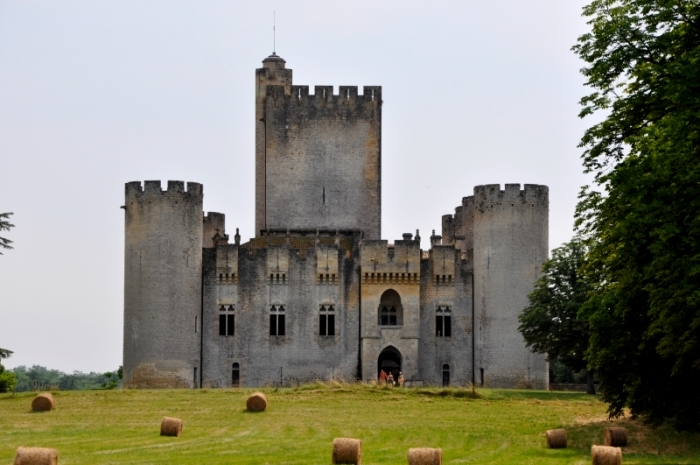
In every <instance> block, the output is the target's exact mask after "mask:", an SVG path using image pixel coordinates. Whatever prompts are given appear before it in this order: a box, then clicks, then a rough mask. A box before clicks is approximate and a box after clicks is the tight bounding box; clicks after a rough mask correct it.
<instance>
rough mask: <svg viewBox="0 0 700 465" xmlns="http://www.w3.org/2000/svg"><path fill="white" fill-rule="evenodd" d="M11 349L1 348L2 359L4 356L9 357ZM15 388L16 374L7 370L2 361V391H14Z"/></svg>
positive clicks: (0, 382)
mask: <svg viewBox="0 0 700 465" xmlns="http://www.w3.org/2000/svg"><path fill="white" fill-rule="evenodd" d="M12 354H13V352H12V351H11V350H7V349H2V348H0V361H2V359H3V358H8V357H9V356H10V355H12ZM14 388H15V374H14V373H12V372H11V371H6V370H5V367H4V366H2V363H0V392H8V391H12V390H13V389H14Z"/></svg>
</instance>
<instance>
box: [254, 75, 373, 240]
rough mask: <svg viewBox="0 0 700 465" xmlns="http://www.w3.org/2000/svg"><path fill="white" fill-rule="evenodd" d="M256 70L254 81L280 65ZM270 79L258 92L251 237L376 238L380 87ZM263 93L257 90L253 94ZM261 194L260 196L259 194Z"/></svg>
mask: <svg viewBox="0 0 700 465" xmlns="http://www.w3.org/2000/svg"><path fill="white" fill-rule="evenodd" d="M275 66H276V67H275V68H263V69H262V70H258V76H259V79H261V80H262V81H264V80H265V78H264V77H265V76H268V75H270V74H271V73H273V71H274V73H273V74H274V75H275V76H277V75H280V74H281V73H282V71H289V70H286V69H283V68H282V67H283V63H279V62H275ZM278 81H279V79H277V80H269V85H268V86H267V88H266V93H265V95H264V96H263V95H261V94H258V99H259V100H260V101H259V102H258V105H259V106H260V111H262V114H261V115H259V117H258V120H262V121H264V126H261V127H260V130H259V131H258V132H257V134H256V137H258V140H257V141H256V143H257V147H258V150H259V154H258V159H257V160H256V162H257V163H258V164H263V166H264V170H263V169H262V167H261V166H258V168H257V170H258V171H257V172H258V176H259V177H260V178H261V179H259V180H258V181H259V183H258V189H259V192H257V194H256V201H257V204H256V215H257V216H256V218H257V217H259V218H260V219H261V220H262V221H256V227H257V228H258V231H256V235H257V236H259V235H261V234H262V231H265V230H286V229H291V230H314V229H316V228H321V229H359V230H361V231H363V232H364V234H365V236H364V237H365V238H366V239H380V236H381V107H382V105H381V104H382V89H381V87H378V86H365V87H364V89H363V95H358V88H357V87H356V86H340V88H339V94H338V95H333V87H332V86H316V88H315V90H314V94H309V87H308V86H291V87H290V85H289V84H291V74H290V77H289V79H288V80H286V81H285V82H284V84H281V83H280V82H278ZM259 90H261V89H259ZM260 190H262V191H260Z"/></svg>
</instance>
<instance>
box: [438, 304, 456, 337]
mask: <svg viewBox="0 0 700 465" xmlns="http://www.w3.org/2000/svg"><path fill="white" fill-rule="evenodd" d="M435 336H437V337H452V309H451V308H450V307H449V306H447V305H441V306H438V308H437V310H436V311H435Z"/></svg>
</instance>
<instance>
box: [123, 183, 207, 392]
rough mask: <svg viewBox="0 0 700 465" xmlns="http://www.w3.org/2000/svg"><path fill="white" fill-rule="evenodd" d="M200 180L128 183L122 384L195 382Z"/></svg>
mask: <svg viewBox="0 0 700 465" xmlns="http://www.w3.org/2000/svg"><path fill="white" fill-rule="evenodd" d="M202 198H203V193H202V185H201V184H198V183H194V182H190V183H187V189H186V190H185V183H184V182H182V181H168V188H167V190H162V189H161V184H160V181H146V182H145V183H144V185H143V187H142V186H141V183H140V182H138V181H136V182H129V183H126V201H125V204H124V207H123V208H124V209H125V212H126V214H125V259H124V385H125V386H131V387H143V388H146V387H196V386H198V385H199V381H198V380H199V370H200V365H201V364H200V360H199V354H200V333H201V329H200V328H201V295H202V291H201V289H202V241H203V239H202V229H203V218H202V213H203V212H202Z"/></svg>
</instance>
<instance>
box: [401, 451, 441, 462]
mask: <svg viewBox="0 0 700 465" xmlns="http://www.w3.org/2000/svg"><path fill="white" fill-rule="evenodd" d="M408 465H442V449H431V448H428V447H417V448H414V449H408Z"/></svg>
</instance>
